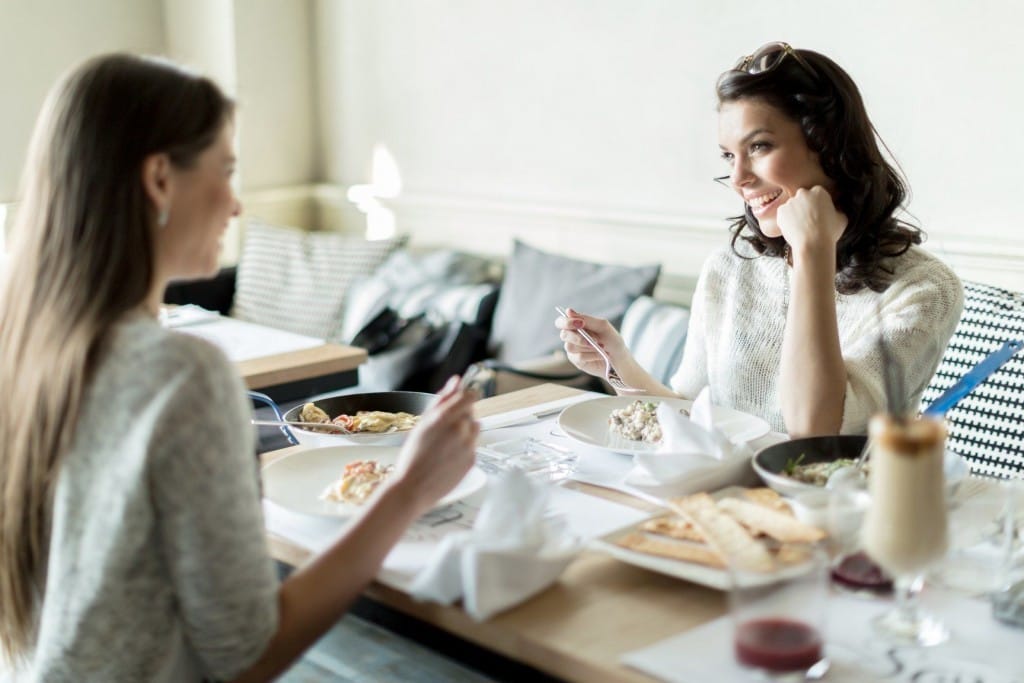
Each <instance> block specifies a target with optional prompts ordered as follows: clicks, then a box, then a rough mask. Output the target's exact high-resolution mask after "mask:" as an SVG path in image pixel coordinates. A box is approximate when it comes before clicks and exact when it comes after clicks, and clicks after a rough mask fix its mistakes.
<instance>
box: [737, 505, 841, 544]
mask: <svg viewBox="0 0 1024 683" xmlns="http://www.w3.org/2000/svg"><path fill="white" fill-rule="evenodd" d="M718 507H719V509H721V510H723V511H725V512H726V513H727V514H728V515H729V516H730V517H732V518H734V519H735V520H737V521H738V522H740V523H741V524H743V526H745V527H747V528H748V529H750V530H751V531H753V532H754V533H760V534H765V535H766V536H770V537H772V538H774V539H775V540H777V541H781V542H782V543H816V542H817V541H820V540H821V539H823V538H825V532H824V531H822V530H821V529H819V528H818V527H815V526H811V525H810V524H804V523H803V522H801V521H799V520H797V519H796V518H795V517H790V516H789V515H785V514H783V513H781V512H776V511H775V510H771V509H769V508H766V507H762V506H760V505H756V504H754V503H749V502H747V501H745V500H740V499H739V498H725V499H723V500H720V501H718Z"/></svg>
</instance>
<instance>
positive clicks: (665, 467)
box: [631, 387, 751, 485]
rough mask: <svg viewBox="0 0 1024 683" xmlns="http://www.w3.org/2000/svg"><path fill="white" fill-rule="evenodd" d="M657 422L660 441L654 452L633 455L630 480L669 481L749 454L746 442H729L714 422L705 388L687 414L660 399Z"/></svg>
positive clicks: (745, 457) (638, 482) (708, 392)
mask: <svg viewBox="0 0 1024 683" xmlns="http://www.w3.org/2000/svg"><path fill="white" fill-rule="evenodd" d="M658 423H659V424H660V425H661V443H660V444H659V445H658V448H657V450H655V451H651V452H649V453H636V454H634V456H633V460H634V462H635V463H636V465H637V470H638V471H637V472H636V473H635V475H634V476H632V477H631V478H632V479H633V482H632V483H635V484H641V485H642V484H643V483H652V484H671V483H673V482H676V481H679V480H681V479H683V478H684V477H689V476H693V475H695V474H697V473H698V472H705V471H707V470H709V469H715V468H718V467H720V466H722V465H723V464H724V463H726V462H735V461H736V460H738V459H747V458H749V457H750V455H751V451H750V449H749V448H748V447H747V446H746V445H742V444H741V445H737V444H734V443H732V442H731V441H730V440H729V437H727V436H726V435H725V434H724V433H723V432H722V430H720V429H718V427H717V426H716V425H715V419H714V412H713V406H712V404H711V392H710V390H709V389H708V387H704V389H702V390H701V392H700V394H699V395H698V396H697V399H696V400H695V401H694V402H693V405H692V406H691V408H690V416H689V417H686V416H685V415H682V414H680V413H679V411H677V410H676V409H675V408H674V407H672V406H670V405H669V404H668V402H666V401H662V402H661V404H660V405H659V406H658ZM644 480H647V481H646V482H645V481H644Z"/></svg>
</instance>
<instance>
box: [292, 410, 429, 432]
mask: <svg viewBox="0 0 1024 683" xmlns="http://www.w3.org/2000/svg"><path fill="white" fill-rule="evenodd" d="M419 419H420V418H419V415H412V414H410V413H401V412H399V413H389V412H386V411H383V410H360V411H359V412H357V413H356V414H355V415H345V414H342V415H338V416H337V417H335V418H334V419H333V420H332V419H331V417H330V416H329V415H328V414H327V413H326V412H324V411H323V409H321V408H320V407H318V406H317V405H316V404H314V403H307V404H305V405H304V406H302V410H301V411H300V412H299V421H300V422H317V423H319V424H328V423H332V424H336V425H338V426H340V427H343V428H344V429H345V431H346V432H349V433H351V434H359V433H370V434H382V433H384V432H404V431H406V430H409V429H412V428H413V427H415V426H416V422H417V421H418V420H419ZM309 430H310V431H314V432H315V431H323V432H324V433H327V434H335V433H337V432H336V431H335V430H333V429H323V430H318V429H317V428H316V427H310V428H309Z"/></svg>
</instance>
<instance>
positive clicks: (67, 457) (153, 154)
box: [0, 55, 478, 681]
mask: <svg viewBox="0 0 1024 683" xmlns="http://www.w3.org/2000/svg"><path fill="white" fill-rule="evenodd" d="M232 137H233V105H232V103H231V101H230V100H229V99H228V98H226V97H225V96H224V95H223V94H222V93H221V91H220V90H219V89H218V88H217V87H216V85H214V84H213V83H212V82H211V81H209V80H208V79H205V78H201V77H199V76H196V75H192V74H189V73H186V72H185V71H183V70H181V69H179V68H177V67H174V66H173V65H171V64H169V63H166V62H160V61H155V60H150V59H144V58H139V57H134V56H129V55H108V56H103V57H98V58H95V59H92V60H90V61H88V62H87V63H85V64H84V65H82V66H81V67H79V68H78V69H76V70H74V71H73V72H72V73H71V74H70V75H69V76H68V77H66V78H65V79H64V80H63V81H62V82H61V83H60V84H59V85H58V87H57V88H56V89H55V90H54V91H53V92H52V93H51V95H50V97H49V98H48V100H47V102H46V105H45V107H44V111H43V113H42V115H41V116H40V120H39V123H38V125H37V128H36V131H35V133H34V136H33V139H32V143H31V146H30V152H29V160H28V163H27V166H26V174H25V182H24V188H23V202H22V204H21V206H20V208H19V210H18V214H17V219H16V223H15V228H14V231H13V235H12V237H13V240H12V243H11V261H10V265H9V268H8V270H7V272H6V273H5V274H4V280H3V283H2V289H0V386H2V387H3V388H4V392H5V394H6V396H7V400H5V401H3V402H0V443H3V444H4V450H3V454H2V456H0V655H2V661H3V662H6V665H7V668H13V669H14V670H15V671H16V672H17V673H18V675H19V676H22V677H24V679H25V680H32V681H37V680H45V681H84V680H96V681H100V680H102V681H142V680H146V681H187V680H196V681H198V680H202V679H233V678H238V679H239V680H265V679H269V678H271V677H273V676H274V675H276V674H277V673H279V672H280V671H281V670H283V669H284V668H285V667H286V666H288V664H289V663H290V662H291V661H293V660H294V659H295V658H296V657H297V656H298V655H299V654H300V653H301V652H302V651H303V650H304V649H305V648H306V647H308V646H309V645H310V644H311V643H312V642H313V641H314V640H315V639H316V638H317V637H318V636H319V635H320V634H322V633H323V632H324V631H325V630H326V629H327V628H329V627H330V626H331V625H332V624H333V622H334V621H336V620H337V618H338V617H339V616H340V615H341V614H342V613H343V612H344V610H345V609H346V607H347V605H348V604H349V603H350V602H351V601H352V600H353V599H354V598H355V597H356V596H357V595H358V593H359V592H360V591H361V590H362V588H363V587H364V586H365V585H366V584H367V583H368V582H369V581H370V580H371V579H372V578H373V576H374V575H375V574H376V572H377V570H378V569H379V567H380V564H381V563H382V562H383V559H384V557H385V555H386V554H387V552H388V550H389V549H390V548H391V546H392V545H393V544H394V543H395V542H396V541H397V540H398V538H399V537H400V535H401V533H402V532H403V530H404V529H405V528H406V527H407V526H408V525H409V524H410V523H411V522H412V521H414V520H415V519H416V518H417V517H418V516H419V515H420V514H422V513H423V512H425V511H426V510H427V509H429V508H430V507H431V506H432V505H433V504H434V502H435V501H436V500H437V499H438V498H439V497H440V496H442V495H443V494H444V493H446V492H447V491H448V490H449V489H451V488H452V487H453V486H454V485H455V484H456V483H457V482H458V481H459V479H460V478H461V477H462V476H463V475H464V474H465V472H466V471H467V470H468V469H469V467H470V466H471V465H472V462H473V446H474V443H475V439H476V434H477V431H478V427H477V424H476V422H475V421H474V420H473V418H472V412H471V411H472V405H471V401H472V399H471V397H470V396H469V395H467V394H466V393H465V392H463V391H461V390H460V389H459V388H458V386H457V383H456V382H454V381H453V382H449V385H448V386H447V387H446V388H445V389H444V390H443V391H442V392H441V395H440V397H439V400H438V403H437V405H436V406H435V407H434V408H433V409H432V410H431V411H429V412H428V413H427V414H425V415H424V417H423V419H422V420H421V424H420V426H419V427H418V428H417V429H416V430H415V431H414V433H413V434H412V435H411V436H410V438H409V440H408V442H407V443H406V446H405V448H404V450H403V453H402V458H401V463H400V466H399V470H398V472H396V474H395V475H394V476H393V477H392V478H391V479H390V480H389V481H388V482H387V483H386V484H385V485H384V486H383V487H382V488H383V491H382V492H381V493H380V495H378V496H377V497H376V498H375V499H374V500H373V502H372V503H370V504H369V506H368V509H367V510H366V511H365V513H364V514H363V515H362V516H361V517H360V518H359V519H358V520H356V521H355V522H354V523H353V524H352V525H351V526H350V527H349V528H348V530H347V532H346V533H345V534H344V535H343V536H341V537H340V538H339V539H338V540H337V541H336V542H335V543H334V544H333V545H332V546H331V547H330V548H329V549H327V550H326V551H325V552H324V553H323V554H322V555H320V556H319V557H318V558H316V559H315V560H313V561H312V562H311V563H310V564H309V565H308V566H307V567H305V568H303V569H302V570H300V571H298V572H296V573H295V574H293V575H292V576H291V577H290V578H289V579H287V580H286V581H285V582H284V583H283V584H281V585H278V581H277V579H276V573H275V570H274V566H273V563H272V561H271V559H270V557H269V555H268V553H267V549H266V543H265V539H264V531H263V525H262V515H261V510H260V502H259V493H258V481H257V473H256V468H255V463H254V462H253V451H254V448H253V433H252V428H251V427H250V426H249V418H250V408H249V406H248V405H247V403H246V399H245V393H244V387H243V386H242V383H241V380H240V379H239V377H238V376H237V374H236V373H235V371H234V370H233V367H232V366H231V364H230V363H229V362H228V361H227V359H226V358H225V357H224V356H223V355H222V354H221V353H220V352H219V351H217V350H216V349H215V348H213V347H212V346H210V345H208V344H206V343H205V342H203V341H201V340H198V339H194V338H190V337H188V336H185V335H179V334H175V333H173V332H169V331H166V330H164V329H163V328H162V327H161V326H160V325H159V324H158V322H157V313H158V308H159V304H160V301H161V300H162V296H163V291H164V288H165V286H166V284H167V282H168V281H169V280H171V279H176V278H196V277H201V276H209V275H212V274H213V273H214V272H215V271H216V268H217V262H218V258H217V257H218V252H219V241H220V238H221V236H222V234H223V231H224V229H225V228H226V226H227V224H228V221H229V219H230V218H231V217H232V216H234V215H236V214H237V213H238V212H239V210H240V206H239V203H238V201H237V199H236V198H235V196H234V193H233V191H232V188H231V184H230V177H231V173H232V171H233V169H234V165H235V158H234V151H233V143H232Z"/></svg>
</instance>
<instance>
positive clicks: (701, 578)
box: [591, 487, 807, 591]
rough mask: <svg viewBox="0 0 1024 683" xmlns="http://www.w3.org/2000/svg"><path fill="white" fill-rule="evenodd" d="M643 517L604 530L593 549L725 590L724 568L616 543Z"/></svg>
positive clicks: (770, 578) (736, 490)
mask: <svg viewBox="0 0 1024 683" xmlns="http://www.w3.org/2000/svg"><path fill="white" fill-rule="evenodd" d="M741 491H742V489H741V488H740V487H729V488H727V489H723V490H721V491H719V492H716V493H714V494H712V496H713V497H714V498H715V499H719V498H723V497H727V496H739V495H741V493H740V492H741ZM662 516H664V514H663V513H658V514H656V515H653V516H652V517H649V518H648V519H655V518H657V517H662ZM646 521H647V520H646V519H644V520H641V521H639V522H636V523H634V524H630V525H629V526H627V527H624V528H622V529H619V530H617V531H613V532H611V533H610V534H605V535H604V536H601V537H600V538H597V539H595V540H593V541H592V542H591V547H592V548H594V549H595V550H599V551H601V552H604V553H607V554H609V555H611V556H612V557H614V558H616V559H618V560H621V561H623V562H625V563H626V564H632V565H634V566H637V567H643V568H644V569H649V570H651V571H655V572H658V573H659V574H665V575H667V576H672V577H675V578H677V579H685V580H686V581H690V582H691V583H698V584H700V585H702V586H707V587H708V588H714V589H717V590H723V591H724V590H729V589H730V588H731V583H732V579H731V578H730V576H729V572H728V570H726V569H718V568H716V567H708V566H707V565H703V564H697V563H695V562H686V561H684V560H674V559H672V558H669V557H659V556H658V555H649V554H647V553H641V552H638V551H636V550H630V549H629V548H624V547H622V546H621V545H618V544H617V543H616V541H617V540H618V539H619V538H621V537H622V536H625V535H627V534H630V533H632V532H634V531H637V530H639V527H640V525H642V524H643V523H644V522H646ZM655 538H657V539H658V540H664V541H668V542H678V543H681V544H686V543H687V541H673V539H670V538H667V537H663V536H655ZM806 570H807V565H806V564H804V565H792V566H788V567H784V568H781V569H778V570H777V571H774V572H767V573H765V574H761V575H757V574H744V575H743V576H744V581H746V582H747V583H745V584H744V585H751V586H754V585H763V584H770V583H775V582H776V581H780V580H782V579H784V578H788V577H790V576H798V575H799V574H801V573H803V572H804V571H806Z"/></svg>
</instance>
